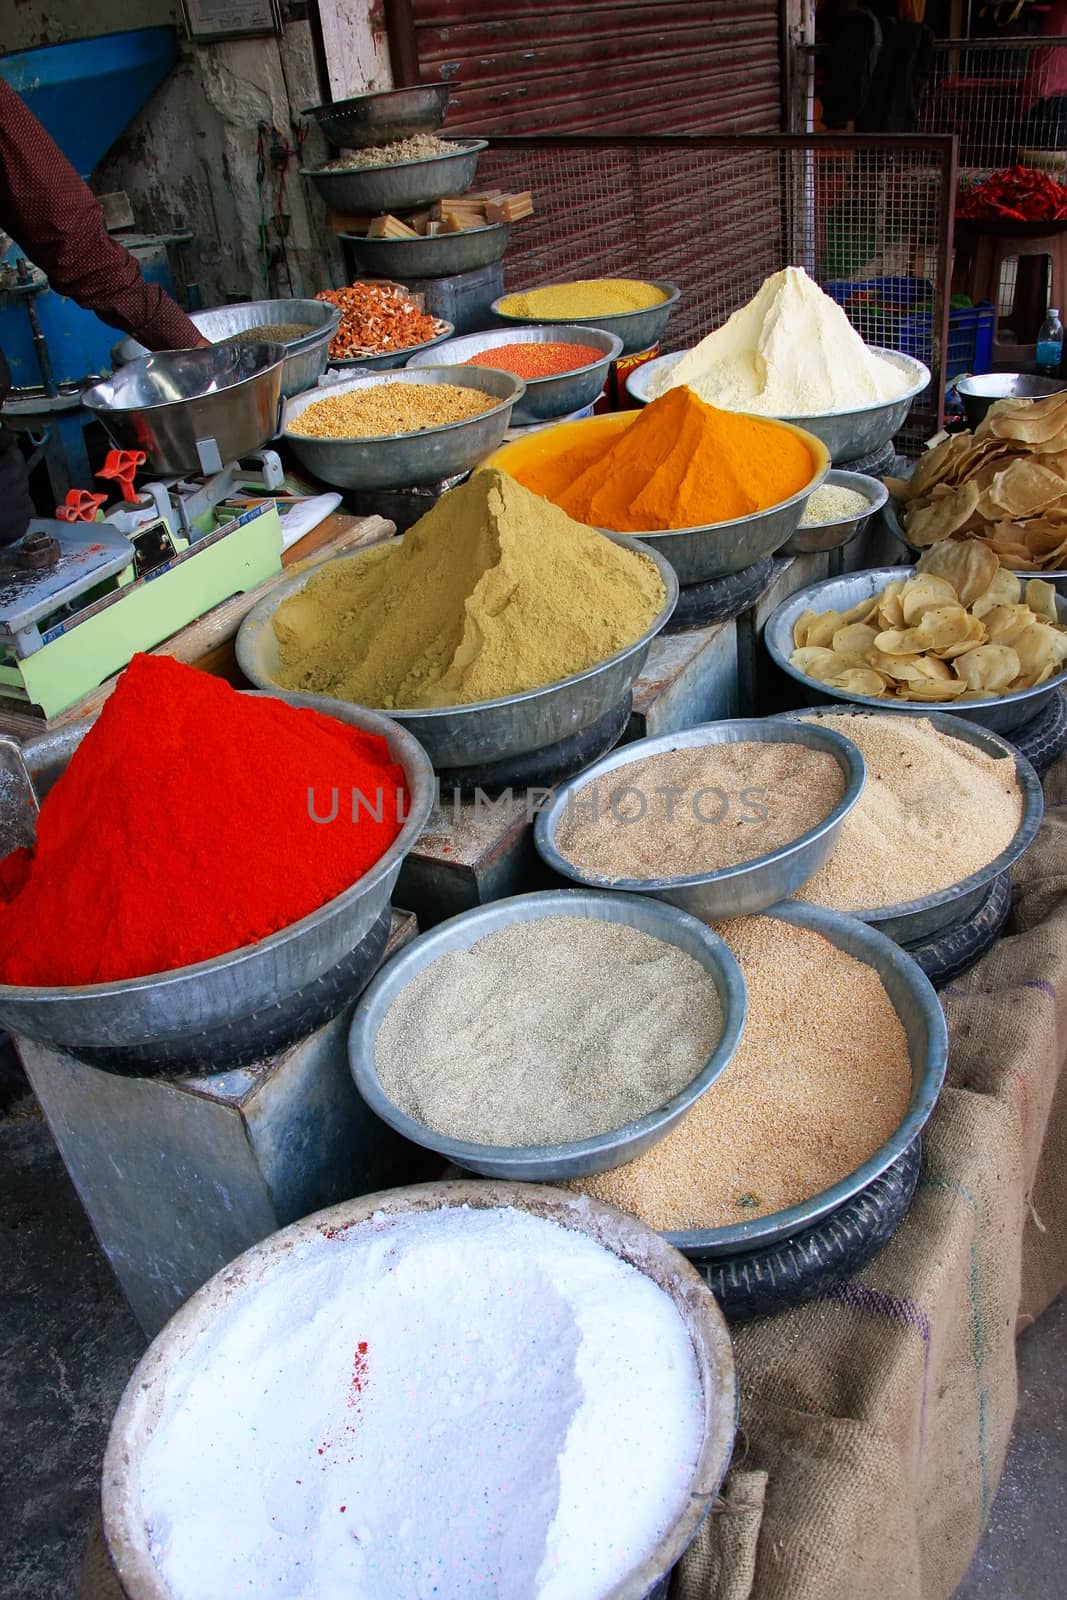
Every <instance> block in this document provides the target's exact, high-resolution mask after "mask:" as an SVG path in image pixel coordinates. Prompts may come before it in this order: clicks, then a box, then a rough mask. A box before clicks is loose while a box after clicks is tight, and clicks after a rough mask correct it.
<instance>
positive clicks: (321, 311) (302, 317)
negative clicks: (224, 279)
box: [112, 300, 341, 400]
mask: <svg viewBox="0 0 1067 1600" xmlns="http://www.w3.org/2000/svg"><path fill="white" fill-rule="evenodd" d="M190 321H191V322H192V323H193V324H194V325H195V326H196V327H197V328H199V330H200V332H201V333H202V334H203V335H204V338H205V339H210V340H211V342H212V344H223V343H225V341H226V340H227V339H232V338H233V337H234V335H235V334H238V333H244V331H245V330H246V329H247V328H257V327H259V326H260V324H261V323H265V322H266V323H271V322H303V323H306V324H307V328H306V330H305V332H304V333H303V334H301V335H300V336H299V337H297V338H295V339H285V340H283V341H281V342H282V344H283V345H284V348H285V362H284V364H283V366H282V399H283V400H284V399H286V398H287V397H288V396H289V395H291V394H300V392H301V391H302V390H303V389H311V388H313V387H314V385H315V384H316V383H317V382H318V381H319V379H320V378H321V377H322V374H323V373H324V372H325V370H326V358H327V352H328V350H329V348H330V340H331V339H332V338H333V336H334V334H335V333H336V332H337V327H338V324H339V323H340V321H341V313H340V311H339V310H338V309H337V307H336V306H331V305H328V304H327V303H326V301H324V300H247V301H243V302H242V303H240V304H239V305H233V306H214V307H213V308H212V309H211V310H210V311H194V312H193V313H192V315H191V317H190ZM148 354H149V352H148V351H147V350H146V349H145V347H144V345H143V344H138V343H137V340H136V339H123V340H121V341H120V342H119V344H117V345H116V346H115V348H114V350H113V351H112V356H113V357H114V358H115V359H116V363H117V364H123V363H125V362H128V361H136V360H137V358H138V357H139V356H146V355H148Z"/></svg>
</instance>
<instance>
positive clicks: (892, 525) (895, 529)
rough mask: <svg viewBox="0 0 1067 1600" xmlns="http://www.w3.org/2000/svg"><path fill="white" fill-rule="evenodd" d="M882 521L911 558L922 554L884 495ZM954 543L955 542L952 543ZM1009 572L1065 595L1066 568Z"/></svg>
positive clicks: (890, 499)
mask: <svg viewBox="0 0 1067 1600" xmlns="http://www.w3.org/2000/svg"><path fill="white" fill-rule="evenodd" d="M882 521H883V522H884V523H885V525H886V527H887V528H888V529H889V532H890V533H891V534H892V535H893V538H894V539H898V540H899V541H900V543H901V544H902V545H903V546H904V548H905V550H907V551H908V552H909V553H910V554H911V555H912V556H921V555H922V554H923V553H924V552H923V551H922V550H920V549H919V547H918V545H914V544H911V543H909V541H908V536H907V534H906V533H905V531H904V524H903V523H902V522H901V520H900V506H899V503H898V502H897V501H896V500H894V499H893V497H892V496H891V495H890V494H888V492H887V494H886V500H885V504H884V505H883V507H882ZM953 542H956V541H953ZM1009 570H1010V571H1012V572H1014V574H1015V576H1016V577H1017V578H1019V579H1020V580H1021V581H1022V582H1023V583H1025V582H1026V580H1027V578H1044V580H1045V582H1046V583H1052V584H1055V586H1056V588H1057V589H1058V590H1059V592H1060V594H1063V595H1067V568H1062V567H1061V568H1057V569H1056V570H1055V571H1051V570H1049V569H1047V568H1044V567H1011V568H1010V569H1009Z"/></svg>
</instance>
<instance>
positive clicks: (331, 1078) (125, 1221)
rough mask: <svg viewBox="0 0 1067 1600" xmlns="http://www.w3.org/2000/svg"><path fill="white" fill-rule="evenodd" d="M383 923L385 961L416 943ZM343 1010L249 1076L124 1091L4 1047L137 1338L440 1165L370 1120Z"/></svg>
mask: <svg viewBox="0 0 1067 1600" xmlns="http://www.w3.org/2000/svg"><path fill="white" fill-rule="evenodd" d="M415 932H416V929H415V919H414V917H413V916H411V915H410V913H407V912H403V913H396V912H394V915H393V933H392V937H391V938H390V941H389V946H388V948H387V955H388V954H392V953H393V952H394V951H396V950H397V949H399V948H400V947H401V946H402V945H404V944H406V943H407V942H408V941H409V940H410V939H411V938H413V937H414V935H415ZM350 1015H351V1011H350V1010H349V1011H346V1012H345V1013H343V1014H342V1015H341V1016H340V1017H336V1018H335V1019H334V1020H333V1021H332V1022H329V1023H327V1024H326V1025H325V1027H323V1028H320V1029H319V1031H318V1032H317V1033H315V1034H312V1036H311V1038H309V1039H305V1040H304V1041H303V1042H302V1043H300V1044H296V1045H292V1046H291V1047H290V1048H289V1049H288V1050H283V1051H280V1052H279V1053H278V1054H277V1055H275V1056H272V1057H270V1058H268V1059H267V1060H265V1061H261V1062H257V1063H256V1064H255V1065H253V1066H250V1067H240V1068H237V1069H235V1070H234V1071H232V1072H227V1073H222V1074H217V1073H216V1074H213V1075H212V1076H210V1077H204V1078H181V1079H160V1078H128V1077H120V1076H118V1075H117V1074H112V1073H109V1072H103V1071H101V1070H100V1069H99V1068H97V1067H89V1066H86V1065H84V1063H82V1062H80V1061H76V1060H74V1059H73V1057H71V1056H68V1055H66V1054H65V1053H64V1052H62V1051H59V1050H53V1049H51V1048H49V1047H48V1046H45V1045H40V1044H36V1043H34V1042H33V1041H31V1040H29V1039H21V1038H16V1039H15V1045H16V1048H17V1050H18V1053H19V1056H20V1057H21V1060H22V1064H23V1066H24V1067H25V1069H26V1075H27V1077H28V1078H29V1080H30V1083H31V1085H32V1086H33V1090H34V1093H35V1094H36V1096H37V1099H38V1100H39V1102H40V1104H41V1109H42V1110H43V1112H44V1114H45V1116H46V1118H47V1119H48V1125H49V1127H50V1128H51V1130H52V1135H53V1137H54V1139H55V1141H56V1144H57V1145H58V1147H59V1153H60V1155H61V1156H62V1157H63V1163H64V1165H65V1166H66V1168H67V1171H68V1172H69V1173H70V1176H71V1179H72V1181H73V1183H74V1187H75V1188H76V1189H77V1191H78V1197H79V1199H80V1200H81V1203H82V1205H83V1206H84V1207H85V1210H86V1213H87V1214H88V1217H89V1220H90V1222H91V1223H92V1226H93V1230H94V1232H95V1233H96V1236H97V1238H98V1239H99V1241H100V1244H101V1246H102V1248H103V1250H104V1252H105V1254H106V1255H107V1258H108V1260H109V1261H110V1263H111V1266H112V1268H113V1269H114V1272H115V1276H116V1277H117V1278H118V1280H119V1283H120V1284H121V1286H122V1290H123V1293H124V1294H125V1295H126V1298H127V1299H128V1301H129V1302H130V1306H131V1307H132V1309H133V1313H134V1315H135V1317H136V1318H137V1321H138V1322H139V1323H140V1325H141V1327H142V1329H143V1330H144V1333H145V1335H146V1337H148V1338H152V1337H153V1336H154V1335H155V1334H156V1333H157V1332H158V1331H159V1329H160V1328H161V1327H162V1326H163V1324H164V1323H165V1322H166V1321H167V1320H168V1319H169V1318H170V1317H171V1316H172V1315H173V1313H174V1312H175V1311H177V1309H178V1307H179V1306H180V1305H181V1304H182V1303H183V1302H184V1301H185V1300H187V1299H188V1298H189V1296H190V1295H191V1294H192V1293H193V1292H194V1290H196V1289H198V1288H199V1287H200V1285H201V1284H202V1283H204V1282H206V1280H207V1279H208V1278H210V1277H211V1276H212V1274H213V1273H215V1272H217V1271H218V1270H219V1268H220V1267H223V1266H225V1264H226V1263H227V1261H232V1259H233V1258H234V1256H236V1255H239V1254H240V1253H241V1251H242V1250H246V1249H247V1248H248V1247H249V1246H250V1245H253V1244H256V1243H257V1242H258V1241H259V1240H260V1239H264V1238H266V1237H267V1235H268V1234H270V1233H274V1232H276V1230H277V1229H278V1228H281V1227H284V1226H285V1225H286V1224H287V1223H289V1222H294V1221H296V1220H297V1219H298V1218H300V1217H304V1216H307V1215H308V1213H309V1212H312V1211H317V1210H319V1209H320V1208H321V1207H323V1206H326V1205H332V1204H334V1203H335V1202H336V1201H339V1200H344V1199H348V1198H350V1197H351V1196H353V1195H359V1194H368V1193H371V1192H373V1191H374V1190H375V1189H385V1188H392V1187H394V1186H395V1185H397V1184H404V1183H411V1182H417V1181H419V1180H420V1179H421V1178H423V1177H425V1176H430V1175H433V1174H434V1173H435V1172H436V1171H437V1170H438V1169H439V1166H440V1163H439V1161H437V1159H436V1158H435V1157H428V1156H427V1153H426V1152H425V1151H423V1150H419V1149H417V1148H416V1147H415V1146H413V1145H410V1144H408V1143H407V1141H406V1140H404V1139H401V1138H400V1137H399V1136H398V1135H397V1134H394V1133H393V1132H392V1131H391V1130H390V1129H389V1128H387V1127H386V1126H385V1125H384V1124H383V1123H381V1122H379V1121H378V1119H377V1118H376V1117H374V1116H373V1115H372V1113H371V1112H370V1111H369V1110H368V1109H367V1107H366V1106H365V1105H364V1104H363V1101H362V1100H361V1099H360V1098H359V1096H358V1094H357V1093H356V1090H355V1086H354V1084H353V1082H352V1078H351V1075H350V1073H349V1070H348V1053H347V1040H348V1022H349V1018H350Z"/></svg>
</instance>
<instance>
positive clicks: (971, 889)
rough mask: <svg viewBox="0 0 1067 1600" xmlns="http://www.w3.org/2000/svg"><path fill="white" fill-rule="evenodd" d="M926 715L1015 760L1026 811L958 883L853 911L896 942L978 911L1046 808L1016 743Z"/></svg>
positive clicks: (806, 716) (813, 714) (800, 718)
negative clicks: (1006, 839)
mask: <svg viewBox="0 0 1067 1600" xmlns="http://www.w3.org/2000/svg"><path fill="white" fill-rule="evenodd" d="M894 715H895V713H894V712H893V711H892V710H889V709H888V708H881V709H878V710H876V709H874V707H870V708H868V707H863V708H860V707H859V706H856V707H848V706H808V707H806V708H805V709H804V710H802V711H790V712H787V713H784V716H785V717H786V718H788V719H789V720H792V721H797V722H814V723H817V722H819V721H820V720H821V719H823V718H824V717H840V716H847V717H856V718H861V717H891V716H894ZM926 720H927V721H928V722H930V723H932V724H933V726H934V727H935V728H936V729H937V731H938V733H940V734H943V735H944V736H945V738H947V739H958V740H959V741H960V742H961V743H963V744H968V745H974V746H975V748H977V749H979V750H982V751H984V752H985V753H986V754H987V755H991V756H993V757H995V758H998V759H1001V760H1004V761H1010V762H1012V763H1013V765H1014V768H1015V776H1016V781H1017V783H1018V786H1019V792H1020V794H1021V796H1022V816H1021V818H1020V819H1019V826H1018V828H1017V829H1016V832H1015V836H1014V838H1013V839H1012V840H1011V842H1010V843H1009V844H1008V845H1007V846H1006V847H1005V848H1004V849H1003V850H1001V851H999V852H998V854H997V855H995V856H994V857H993V858H992V859H991V860H990V861H989V862H988V863H987V864H986V865H985V866H984V867H981V868H979V870H978V871H977V872H972V873H970V874H969V875H968V876H967V877H965V878H961V879H960V881H959V882H958V883H954V884H951V885H950V886H949V887H948V888H947V889H940V890H938V891H937V892H936V893H935V894H928V895H923V896H921V897H920V898H918V899H915V900H902V901H899V902H898V903H897V904H895V905H884V906H874V907H871V908H870V909H866V910H858V911H849V912H848V915H849V916H850V917H857V918H858V919H859V920H860V921H861V922H866V923H869V924H870V926H871V927H873V928H878V929H879V930H880V931H881V932H882V933H884V934H886V935H887V936H888V937H889V938H890V939H894V940H895V941H896V942H897V944H903V945H915V944H918V943H919V942H920V941H922V940H926V939H929V938H932V937H933V936H934V935H935V934H937V933H940V931H941V930H942V928H947V927H950V926H951V925H952V924H953V923H957V922H962V921H964V920H965V919H966V918H967V917H970V916H971V915H973V913H974V912H975V911H977V909H978V907H979V906H980V905H981V903H982V900H983V898H984V896H985V895H986V894H987V893H988V892H989V889H990V886H991V885H992V884H993V882H994V881H995V880H996V879H997V878H999V877H1000V875H1001V873H1002V872H1007V871H1008V869H1009V867H1012V866H1014V864H1015V862H1016V861H1018V859H1019V857H1020V856H1021V855H1022V854H1023V852H1024V851H1025V850H1027V849H1028V848H1029V846H1030V845H1031V844H1032V843H1033V841H1034V838H1035V836H1036V834H1037V830H1038V828H1039V827H1040V826H1041V819H1042V817H1043V816H1044V812H1045V795H1044V790H1043V789H1042V787H1041V780H1040V778H1039V777H1038V775H1037V773H1036V772H1035V771H1034V769H1033V767H1032V766H1031V765H1030V762H1029V761H1028V760H1027V759H1026V757H1025V756H1024V755H1023V754H1022V752H1021V751H1019V750H1016V748H1015V746H1014V745H1013V744H1010V743H1009V741H1008V740H1007V739H1003V738H1001V737H1000V735H999V734H996V733H994V732H993V731H992V730H991V729H990V728H982V727H979V725H978V724H977V723H975V722H968V721H967V720H966V719H965V718H963V717H953V716H949V715H948V714H947V713H946V712H943V711H927V712H926Z"/></svg>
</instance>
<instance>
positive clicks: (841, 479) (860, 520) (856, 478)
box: [781, 467, 889, 556]
mask: <svg viewBox="0 0 1067 1600" xmlns="http://www.w3.org/2000/svg"><path fill="white" fill-rule="evenodd" d="M826 487H827V488H828V489H854V490H855V491H856V493H857V494H862V495H866V497H867V509H866V511H861V512H859V514H858V515H857V516H853V517H845V518H844V520H843V521H840V522H837V521H833V522H812V523H808V524H807V525H805V524H804V523H803V522H799V523H798V524H797V531H796V533H794V535H793V537H792V538H791V539H790V540H789V542H788V544H784V545H783V546H782V551H781V553H782V555H784V556H807V555H812V554H816V553H818V552H820V551H823V550H840V549H841V547H842V546H843V545H846V544H851V542H852V540H853V539H854V538H855V537H856V535H857V534H859V533H862V532H863V530H864V528H865V527H866V526H867V524H868V522H869V521H870V519H871V517H873V516H874V513H875V512H876V511H881V509H882V507H883V506H884V505H885V503H886V501H887V500H888V499H889V490H888V489H887V488H886V486H885V484H884V483H881V482H880V481H879V480H878V479H877V478H869V477H868V476H867V474H866V473H865V472H841V471H839V470H838V469H837V468H836V467H835V468H834V469H833V471H832V472H828V473H827V475H826Z"/></svg>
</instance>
